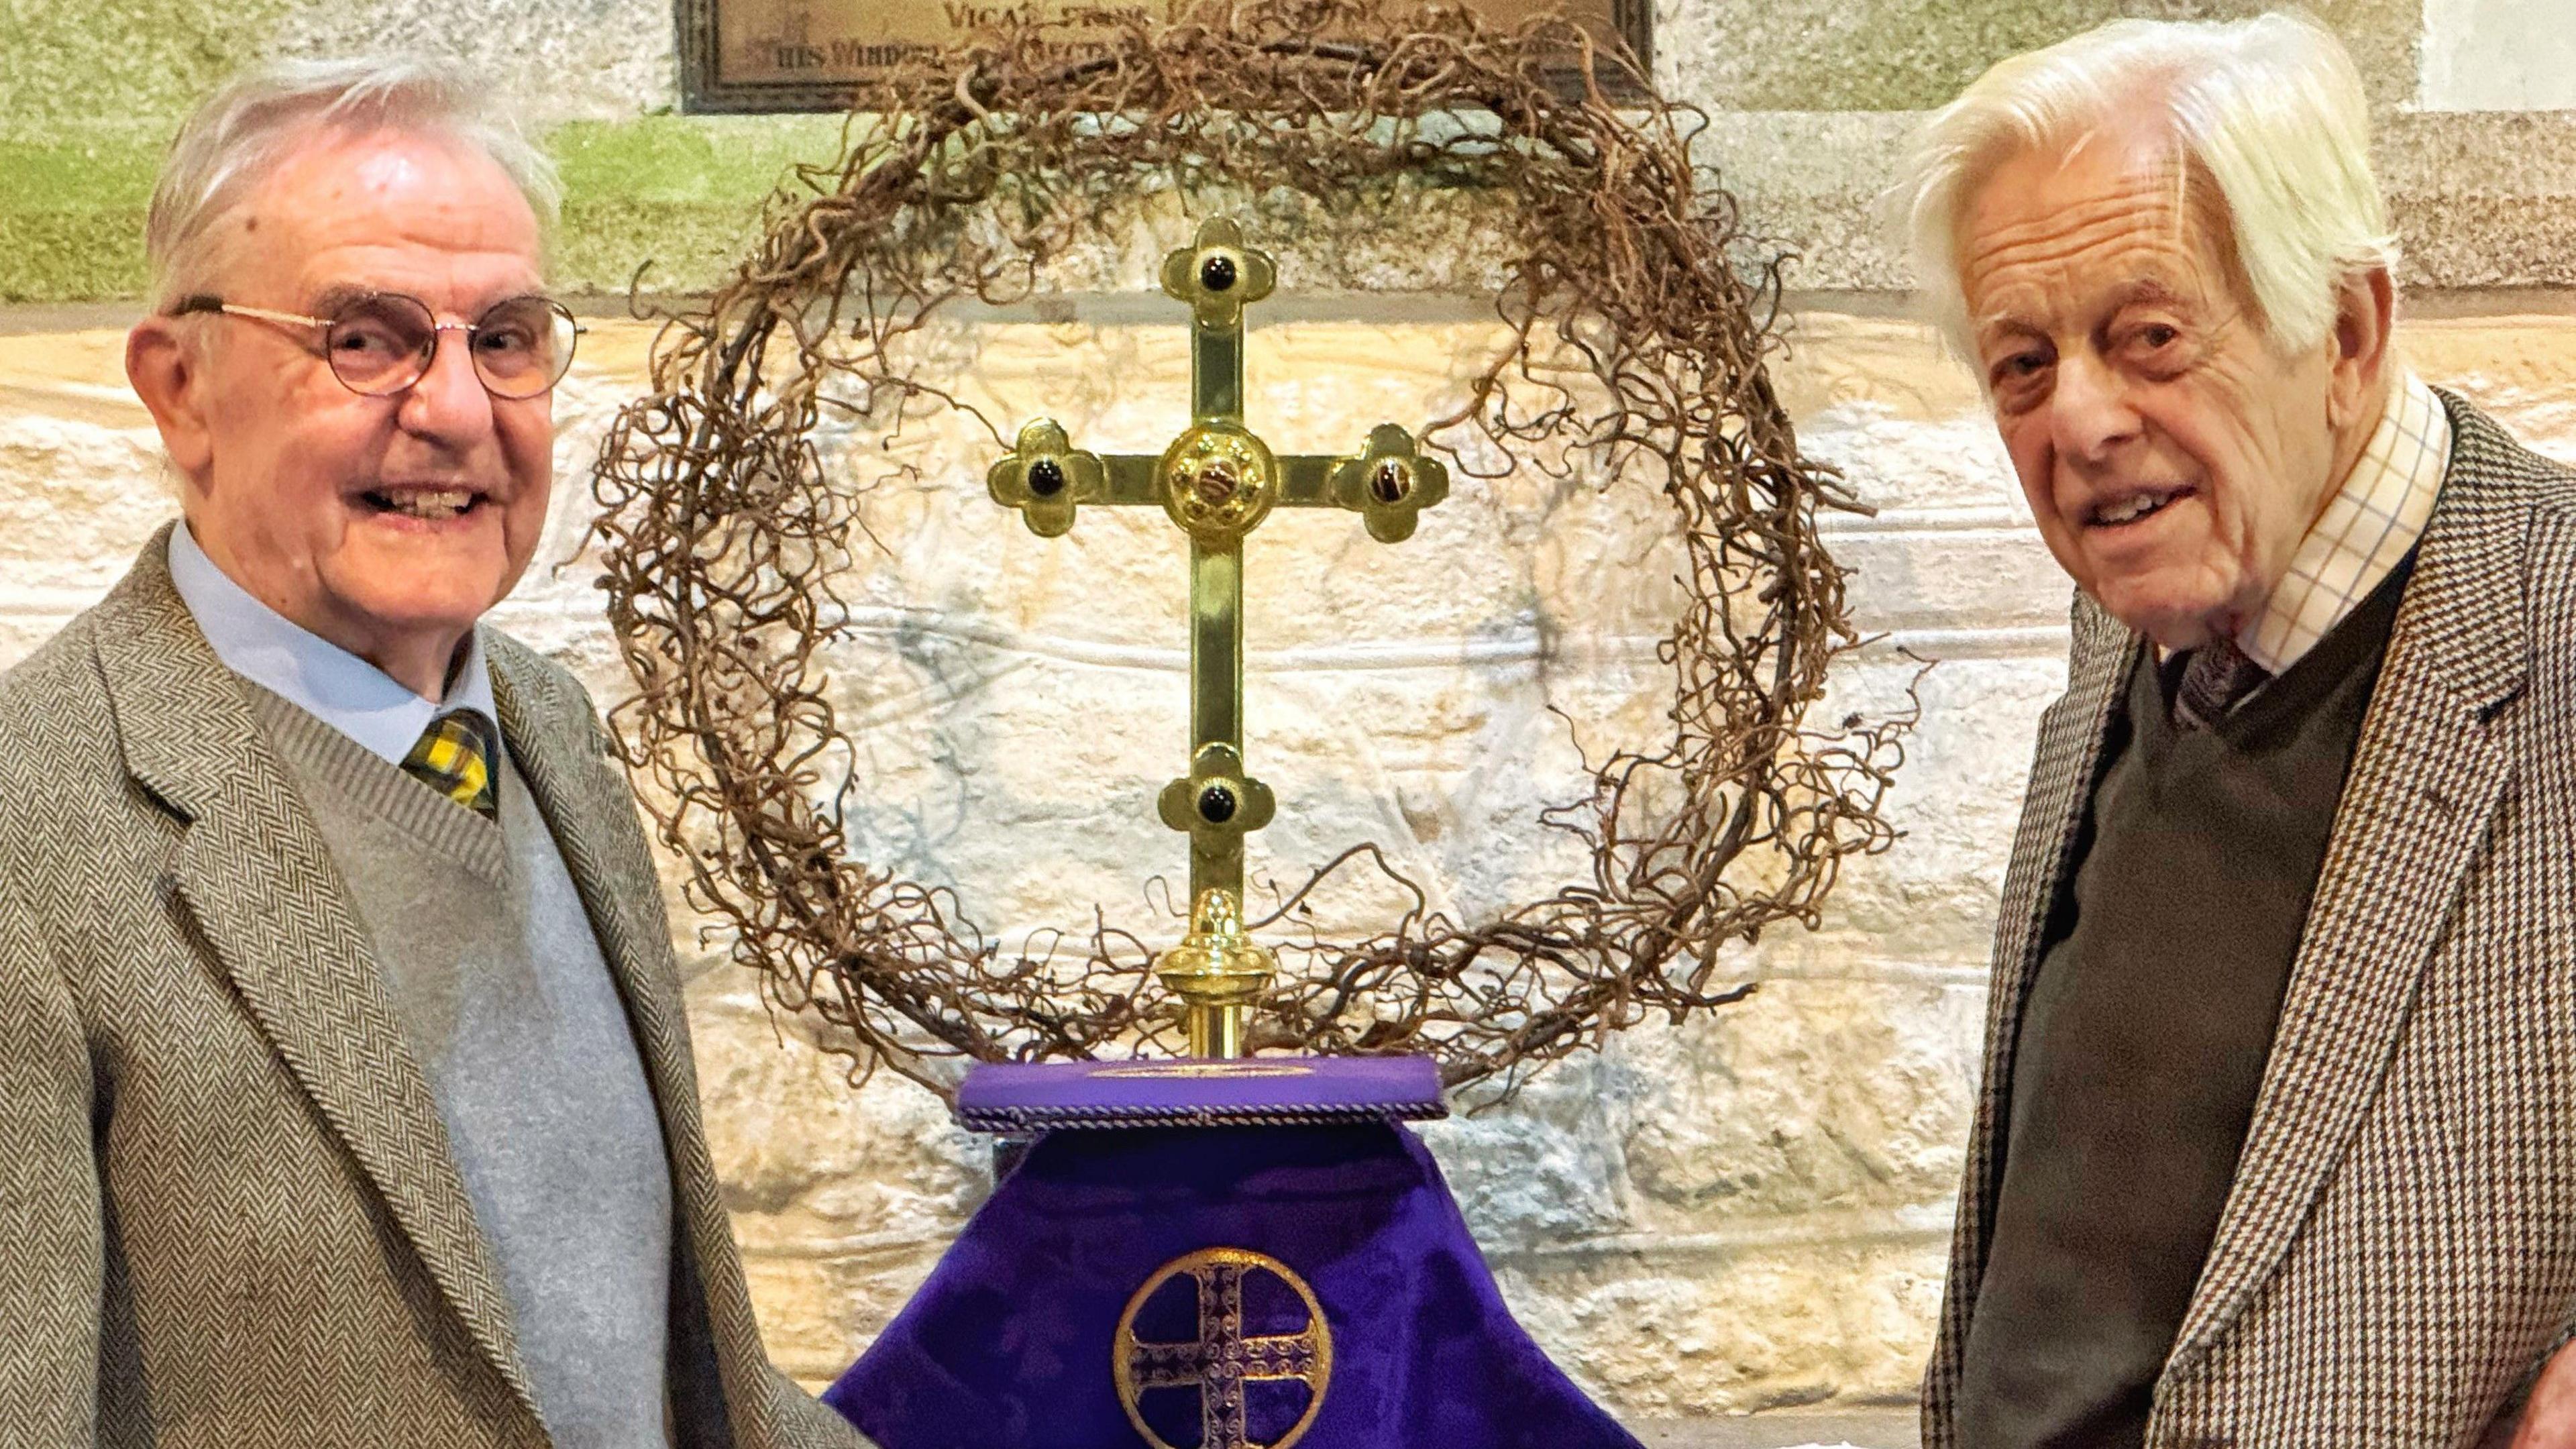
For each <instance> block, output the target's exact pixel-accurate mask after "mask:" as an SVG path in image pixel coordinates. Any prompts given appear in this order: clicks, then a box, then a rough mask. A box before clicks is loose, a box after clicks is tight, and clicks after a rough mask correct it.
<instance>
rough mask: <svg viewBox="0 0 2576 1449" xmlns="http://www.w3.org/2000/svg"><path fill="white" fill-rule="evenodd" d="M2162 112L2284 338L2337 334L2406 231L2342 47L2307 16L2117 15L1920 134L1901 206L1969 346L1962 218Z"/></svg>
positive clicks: (2290, 345)
mask: <svg viewBox="0 0 2576 1449" xmlns="http://www.w3.org/2000/svg"><path fill="white" fill-rule="evenodd" d="M2141 108H2145V109H2148V110H2151V111H2153V112H2160V113H2161V115H2162V116H2163V118H2164V121H2165V123H2166V124H2167V125H2168V126H2169V127H2170V128H2171V130H2172V134H2173V139H2174V142H2175V145H2176V147H2177V149H2178V151H2179V152H2180V159H2182V160H2183V161H2185V162H2186V163H2187V164H2188V165H2190V166H2193V167H2196V168H2197V170H2198V171H2199V172H2200V173H2202V174H2203V175H2205V176H2206V177H2207V178H2208V180H2209V181H2210V182H2211V183H2212V184H2214V185H2215V186H2216V187H2217V188H2218V194H2219V196H2220V198H2221V199H2222V200H2223V201H2224V202H2225V203H2226V213H2227V219H2228V226H2229V229H2230V232H2231V234H2232V237H2233V240H2234V242H2235V251H2236V257H2237V261H2238V264H2239V265H2240V266H2242V267H2243V269H2244V274H2245V280H2246V283H2247V284H2248V286H2249V288H2250V290H2251V291H2252V293H2253V296H2252V298H2251V299H2250V300H2251V301H2252V302H2253V304H2254V306H2255V308H2256V309H2257V310H2258V311H2259V312H2260V313H2261V315H2262V319H2263V326H2264V333H2265V337H2266V339H2267V340H2268V341H2269V342H2270V343H2271V345H2272V346H2273V348H2274V349H2276V350H2278V351H2281V352H2284V353H2290V352H2299V351H2304V350H2306V349H2307V348H2309V347H2312V346H2314V345H2316V344H2317V343H2319V342H2321V341H2323V340H2324V339H2325V336H2326V333H2327V331H2328V330H2329V329H2330V328H2332V327H2333V325H2334V318H2335V290H2336V288H2337V286H2338V285H2339V284H2340V283H2341V282H2342V281H2343V280H2344V279H2345V278H2347V277H2349V276H2351V275H2353V274H2354V273H2356V272H2361V271H2367V270H2369V269H2371V268H2373V267H2387V266H2393V265H2394V264H2395V263H2396V260H2397V238H2396V236H2395V234H2394V233H2392V232H2391V231H2390V229H2389V226H2388V210H2387V207H2386V205H2385V204H2384V203H2383V202H2382V201H2381V199H2380V195H2379V183H2378V181H2377V180H2376V179H2374V178H2373V177H2372V175H2371V171H2370V111H2369V103H2368V101H2367V99H2366V98H2365V97H2364V95H2363V93H2362V88H2361V76H2360V74H2359V73H2358V72H2357V71H2355V70H2354V69H2353V64H2352V57H2351V56H2350V55H2348V54H2346V53H2345V51H2344V48H2343V44H2342V42H2340V41H2338V40H2336V39H2335V37H2334V35H2333V34H2332V33H2331V32H2329V31H2327V30H2326V29H2325V28H2324V27H2323V26H2321V25H2319V24H2317V23H2316V22H2315V21H2313V20H2310V19H2308V18H2307V17H2305V16H2301V15H2293V14H2283V13H2274V14H2270V15H2264V16H2260V17H2258V18H2255V19H2252V20H2237V21H2223V22H2222V21H2156V20H2114V21H2112V22H2110V23H2109V24H2107V25H2103V26H2099V27H2097V28H2095V29H2093V30H2088V31H2086V32H2085V33H2083V34H2082V35H2078V36H2076V37H2074V38H2073V39H2071V40H2065V41H2061V42H2059V43H2058V44H2056V45H2052V46H2049V47H2048V48H2047V49H2045V50H2034V51H2031V52H2029V53H2027V54H2024V55H2016V56H2013V57H2011V58H2010V59H2008V60H2004V61H2000V62H1998V63H1997V64H1996V65H1995V66H1994V67H1993V68H1992V69H1990V70H1988V71H1987V72H1986V73H1985V74H1984V75H1981V76H1979V77H1977V79H1976V80H1975V81H1974V82H1972V83H1971V84H1970V85H1969V86H1968V88H1967V89H1966V90H1965V91H1963V92H1961V93H1960V95H1959V98H1958V99H1957V100H1955V101H1952V102H1951V103H1950V104H1949V105H1947V106H1944V107H1942V108H1941V109H1940V110H1939V111H1937V112H1935V113H1933V115H1932V118H1931V119H1930V120H1929V121H1926V122H1925V123H1924V125H1923V127H1922V129H1921V130H1919V131H1918V132H1916V134H1915V137H1914V143H1913V147H1912V152H1911V154H1910V155H1909V156H1908V158H1907V159H1906V162H1905V165H1904V167H1903V169H1902V171H1901V172H1900V173H1899V175H1900V178H1901V179H1900V180H1899V181H1898V182H1897V184H1896V185H1895V187H1893V188H1892V189H1891V190H1890V191H1889V192H1888V194H1887V196H1886V198H1885V201H1884V203H1883V204H1884V206H1885V209H1886V215H1887V216H1888V217H1889V219H1890V220H1891V221H1892V222H1893V223H1894V224H1895V225H1896V226H1897V228H1898V229H1900V230H1901V231H1902V232H1903V234H1904V240H1905V241H1906V242H1907V243H1908V247H1909V250H1910V251H1911V252H1912V253H1913V258H1914V266H1915V280H1916V282H1917V283H1918V284H1919V285H1920V286H1921V287H1922V288H1923V289H1924V295H1925V297H1926V299H1927V300H1928V301H1929V302H1930V304H1931V306H1932V309H1933V313H1934V318H1935V320H1936V321H1938V322H1939V323H1940V324H1941V327H1942V331H1943V334H1944V335H1945V336H1946V337H1947V338H1948V339H1949V342H1950V345H1951V346H1952V347H1953V348H1956V349H1957V350H1958V352H1959V355H1960V356H1962V357H1964V358H1969V359H1974V358H1975V356H1976V348H1975V341H1974V337H1973V334H1972V331H1971V320H1970V318H1969V317H1968V314H1967V302H1966V299H1965V297H1964V296H1963V295H1962V293H1961V290H1960V278H1959V258H1958V255H1957V251H1958V241H1957V238H1958V227H1959V222H1960V219H1961V217H1962V216H1963V215H1964V214H1965V211H1966V208H1967V207H1968V206H1969V204H1970V203H1971V202H1972V201H1973V200H1974V198H1975V196H1976V192H1977V188H1978V187H1979V186H1980V185H1981V184H1982V183H1983V182H1984V180H1985V179H1986V177H1987V176H1988V175H1990V174H1992V172H1993V170H1994V169H1995V168H1996V167H1997V166H1999V165H2001V164H2002V163H2003V162H2004V161H2006V160H2009V159H2010V158H2011V157H2012V156H2014V155H2016V154H2018V153H2020V152H2023V151H2026V150H2032V149H2036V148H2039V147H2043V146H2050V145H2059V146H2071V145H2073V144H2074V143H2075V142H2076V141H2077V140H2078V139H2079V138H2080V137H2082V136H2083V135H2085V134H2086V133H2087V132H2089V131H2090V130H2091V129H2092V128H2094V127H2095V126H2097V125H2099V124H2101V123H2103V122H2105V121H2109V120H2112V119H2114V118H2118V117H2124V116H2127V115H2130V114H2135V113H2137V112H2138V111H2139V110H2140V109H2141Z"/></svg>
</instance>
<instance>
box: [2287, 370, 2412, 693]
mask: <svg viewBox="0 0 2576 1449" xmlns="http://www.w3.org/2000/svg"><path fill="white" fill-rule="evenodd" d="M2450 464H2451V418H2450V414H2449V413H2447V412H2446V411H2444V410H2443V407H2442V400H2441V399H2440V398H2438V397H2436V396H2434V394H2433V389H2431V388H2430V387H2427V386H2425V385H2424V380H2423V379H2422V378H2420V377H2417V376H2416V375H2415V373H2414V371H2413V370H2412V369H2404V370H2401V371H2400V372H2399V374H2398V379H2397V386H2396V387H2394V388H2392V389H2391V390H2390V392H2389V398H2388V407H2387V410H2386V411H2385V412H2383V413H2382V414H2381V415H2380V419H2379V426H2378V428H2377V429H2375V430H2373V431H2372V433H2371V435H2370V441H2369V442H2368V443H2366V444H2364V445H2363V447H2362V450H2361V456H2360V457H2358V458H2356V459H2354V460H2353V465H2352V471H2351V472H2349V473H2347V474H2345V475H2344V480H2343V484H2342V486H2341V487H2338V488H2337V489H2336V490H2335V495H2334V497H2333V498H2332V499H2330V500H2328V501H2327V503H2326V506H2325V510H2324V511H2323V512H2321V513H2319V514H2318V515H2317V521H2316V522H2315V523H2314V524H2313V525H2311V526H2310V527H2309V529H2308V532H2307V536H2306V537H2305V538H2302V539H2301V540H2300V541H2299V547H2298V550H2297V552H2295V553H2293V554H2292V555H2291V556H2290V567H2289V570H2288V572H2286V573H2284V574H2283V575H2282V576H2281V581H2280V582H2279V583H2278V584H2275V585H2273V586H2272V595H2271V597H2270V598H2268V599H2266V600H2265V601H2264V603H2263V609H2262V612H2261V613H2259V614H2257V615H2256V616H2255V619H2254V622H2253V624H2252V625H2250V626H2249V627H2247V628H2246V629H2244V630H2242V631H2241V632H2239V633H2238V634H2237V636H2236V644H2237V647H2238V648H2240V649H2242V650H2244V651H2245V656H2246V657H2247V658H2249V659H2251V660H2253V661H2254V662H2255V663H2257V664H2260V665H2262V666H2263V667H2264V668H2265V669H2266V670H2268V671H2270V672H2271V673H2273V674H2276V675H2277V674H2279V673H2280V672H2282V671H2283V670H2285V669H2288V668H2289V667H2290V666H2291V665H2293V664H2296V663H2297V662H2298V661H2299V659H2300V658H2301V657H2302V656H2303V655H2305V654H2306V653H2307V652H2308V651H2309V650H2311V649H2313V648H2315V647H2316V646H2317V641H2319V640H2321V639H2323V638H2325V637H2326V635H2327V634H2329V633H2331V632H2332V631H2333V629H2334V626H2335V625H2337V624H2340V623H2342V622H2343V621H2344V618H2345V616H2347V615H2349V614H2350V613H2351V612H2352V611H2353V610H2354V609H2355V608H2356V607H2358V606H2359V605H2360V603H2361V601H2362V600H2363V599H2366V598H2368V597H2370V591H2371V590H2372V589H2375V588H2377V587H2378V586H2379V583H2380V581H2381V580H2382V579H2385V578H2387V577H2388V575H2389V573H2390V571H2391V570H2393V569H2395V568H2396V567H2397V565H2398V564H2399V563H2401V562H2403V561H2404V560H2405V558H2406V555H2407V553H2408V552H2409V551H2410V550H2412V549H2413V548H2414V547H2415V541H2416V540H2417V539H2419V538H2422V537H2423V536H2424V526H2425V525H2426V524H2427V523H2429V522H2430V521H2431V520H2432V517H2433V503H2434V500H2435V499H2437V498H2439V497H2440V496H2441V492H2442V477H2443V475H2444V474H2445V473H2446V472H2448V471H2449V469H2450Z"/></svg>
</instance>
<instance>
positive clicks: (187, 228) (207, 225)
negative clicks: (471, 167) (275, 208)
mask: <svg viewBox="0 0 2576 1449" xmlns="http://www.w3.org/2000/svg"><path fill="white" fill-rule="evenodd" d="M491 89H492V88H491V87H490V86H489V85H488V84H485V83H483V82H482V81H480V80H478V79H477V78H476V77H475V76H474V75H472V74H470V73H469V72H467V71H466V70H465V69H464V68H463V67H462V66H458V65H455V64H453V63H450V62H445V61H434V60H425V59H420V58H417V57H411V56H369V57H360V58H355V59H348V60H282V61H274V62H271V63H270V64H268V65H266V66H263V67H261V68H260V69H258V70H255V71H251V72H248V73H246V74H244V75H241V76H237V77H235V78H234V79H233V80H231V81H229V82H227V83H226V84H225V85H224V86H223V88H222V89H220V90H218V91H216V92H215V93H214V94H213V95H211V96H208V97H207V98H206V100H205V102H204V103H203V104H201V105H199V106H198V107H197V110H196V113H195V114H193V115H191V116H190V117H188V120H187V123H186V124H185V125H182V126H181V127H180V128H179V134H178V136H177V138H176V139H174V140H173V141H172V142H171V143H170V155H169V158H168V159H167V160H166V161H164V162H163V163H162V167H161V180H160V182H159V184H158V185H156V186H155V187H154V188H153V191H152V210H151V213H150V216H149V218H148V219H147V220H146V221H145V223H144V228H143V250H144V255H145V257H146V259H147V260H148V261H149V262H150V264H151V272H152V306H153V310H155V311H165V312H166V311H168V310H169V309H170V308H171V307H173V306H176V305H177V304H178V302H179V301H180V299H181V298H183V297H185V296H187V295H188V294H189V293H191V292H200V291H207V290H210V289H211V284H212V281H213V278H212V276H211V273H212V271H213V269H214V268H215V267H217V266H219V265H221V261H222V259H221V258H220V257H218V256H216V255H215V252H216V250H217V248H216V247H215V246H214V245H213V239H214V236H215V226H214V223H215V222H216V221H217V220H218V219H219V218H221V217H222V215H223V214H224V213H225V212H226V211H227V210H229V209H230V208H231V207H233V206H234V205H236V204H237V203H239V202H240V201H241V199H242V198H243V197H245V196H247V195H249V194H250V192H251V191H252V190H253V189H254V188H256V187H257V186H258V185H259V183H260V182H261V181H262V180H264V179H266V178H267V176H268V175H269V174H270V173H271V172H273V171H275V170H276V169H277V167H278V165H279V163H281V162H282V161H284V160H285V159H286V158H287V156H288V155H289V154H290V153H291V152H293V151H294V150H295V148H296V147H297V146H298V145H300V144H302V143H303V142H305V141H306V140H308V139H310V138H311V137H312V136H313V135H315V134H316V133H318V132H323V131H331V130H345V131H351V132H366V131H376V130H392V131H401V132H409V133H414V134H422V135H434V136H442V137H446V138H448V139H451V140H454V141H458V142H461V143H463V144H465V145H467V146H471V147H473V148H474V149H476V150H478V151H481V152H482V153H483V154H485V155H487V156H489V157H491V158H492V160H493V162H494V163H495V164H496V165H498V166H499V167H500V168H501V169H502V170H503V171H504V172H506V173H508V175H509V177H510V180H511V181H512V182H513V183H515V184H516V185H517V186H518V188H519V191H520V192H521V194H523V195H525V196H526V197H527V199H528V205H529V207H530V208H531V209H533V210H534V211H535V212H536V214H537V219H538V222H539V223H540V224H541V225H545V224H551V223H552V221H553V220H554V217H555V211H556V208H557V205H558V202H559V199H560V195H561V193H560V190H559V189H558V187H557V184H556V181H555V168H554V163H553V162H552V161H551V160H549V159H548V158H547V156H546V154H545V153H544V152H543V151H541V150H539V149H537V147H536V146H535V145H533V144H532V143H530V142H529V140H528V139H527V137H526V136H524V135H523V134H521V133H520V130H519V127H518V124H517V122H516V121H515V120H514V119H513V118H512V117H511V116H510V115H509V114H508V113H507V112H505V111H503V110H502V109H500V108H499V107H498V106H497V105H496V104H494V102H493V101H492V100H490V99H489V96H490V93H491Z"/></svg>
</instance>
